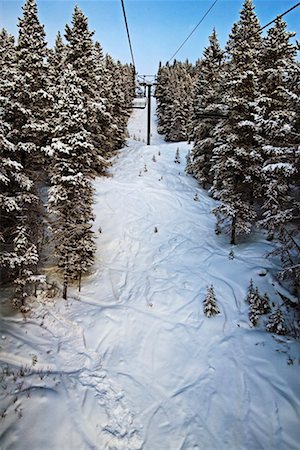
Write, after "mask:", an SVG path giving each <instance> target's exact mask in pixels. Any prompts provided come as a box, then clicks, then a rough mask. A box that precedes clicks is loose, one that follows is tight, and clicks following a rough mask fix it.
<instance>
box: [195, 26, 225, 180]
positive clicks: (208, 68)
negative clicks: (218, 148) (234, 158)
mask: <svg viewBox="0 0 300 450" xmlns="http://www.w3.org/2000/svg"><path fill="white" fill-rule="evenodd" d="M209 41H210V45H209V46H208V47H207V48H206V49H205V50H204V54H203V60H202V62H201V72H200V73H199V75H198V80H197V84H196V88H195V95H194V97H195V98H194V128H195V129H194V131H193V138H194V141H195V143H194V147H193V150H192V155H191V158H192V167H191V169H190V170H191V171H192V172H193V174H194V176H195V178H196V179H197V180H198V181H199V182H200V183H201V184H202V185H203V187H205V186H206V185H207V184H212V181H213V180H212V174H211V166H212V150H213V148H214V146H215V144H216V138H215V136H214V133H213V132H214V129H215V127H216V125H217V123H218V118H216V117H213V116H214V115H216V114H218V113H223V112H224V109H225V105H224V104H223V103H222V98H223V96H224V93H223V92H222V75H223V71H224V51H222V50H221V48H220V45H219V42H218V38H217V34H216V31H215V30H213V33H212V35H211V36H210V37H209ZM205 114H206V115H208V116H209V115H210V114H211V115H212V117H207V118H201V115H205Z"/></svg>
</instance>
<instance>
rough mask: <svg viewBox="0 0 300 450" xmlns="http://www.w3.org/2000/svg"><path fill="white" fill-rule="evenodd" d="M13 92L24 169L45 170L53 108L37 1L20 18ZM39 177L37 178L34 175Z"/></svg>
mask: <svg viewBox="0 0 300 450" xmlns="http://www.w3.org/2000/svg"><path fill="white" fill-rule="evenodd" d="M18 27H19V37H18V43H17V48H16V70H15V73H14V78H13V81H14V93H13V95H12V98H11V108H10V111H9V122H10V123H11V124H12V130H11V133H10V139H11V140H12V142H14V143H15V144H17V146H18V151H19V152H20V155H21V162H22V165H23V166H24V168H25V169H26V170H28V171H30V172H31V173H32V172H34V171H39V172H40V171H41V169H42V168H45V158H44V157H43V153H42V152H41V147H42V146H43V145H44V144H45V143H46V142H47V140H48V139H49V135H50V128H49V123H48V121H47V117H48V114H49V111H50V109H51V104H52V97H51V95H50V94H49V87H48V79H47V77H48V72H47V63H46V56H47V49H46V42H45V32H44V27H43V25H41V24H40V22H39V18H38V11H37V6H36V1H35V0H27V1H26V3H25V5H24V6H23V17H22V18H20V19H19V25H18ZM32 176H33V177H34V178H36V175H34V174H33V175H32Z"/></svg>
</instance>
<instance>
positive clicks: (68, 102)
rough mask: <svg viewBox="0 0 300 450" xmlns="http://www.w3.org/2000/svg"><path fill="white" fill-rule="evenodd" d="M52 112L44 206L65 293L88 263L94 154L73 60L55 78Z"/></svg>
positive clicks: (91, 246)
mask: <svg viewBox="0 0 300 450" xmlns="http://www.w3.org/2000/svg"><path fill="white" fill-rule="evenodd" d="M55 116H56V118H55V128H54V138H53V140H52V144H51V146H49V147H48V148H47V152H48V154H49V156H50V157H51V159H52V164H51V188H50V191H49V212H50V214H52V215H53V221H52V230H53V234H54V240H55V253H56V256H57V258H58V266H59V267H60V269H61V270H62V272H63V276H64V291H63V297H64V298H67V288H68V285H69V282H70V281H71V280H74V279H77V280H78V284H79V289H80V287H81V277H82V274H83V273H85V272H87V271H88V269H89V267H90V266H91V265H92V263H93V260H94V253H95V244H94V240H93V232H92V230H91V227H92V225H91V222H92V220H93V213H92V204H93V188H92V185H91V176H92V175H91V174H93V168H94V164H95V159H96V157H97V155H96V154H95V153H96V150H95V148H94V145H93V140H92V136H91V133H90V132H88V131H87V127H86V125H87V122H88V120H89V116H88V114H87V112H86V109H85V101H84V96H83V90H82V83H81V79H80V78H79V77H78V76H77V74H76V72H75V71H74V69H73V68H72V66H68V67H67V68H66V69H65V71H64V74H63V76H62V77H61V79H60V84H59V89H58V101H57V104H56V106H55Z"/></svg>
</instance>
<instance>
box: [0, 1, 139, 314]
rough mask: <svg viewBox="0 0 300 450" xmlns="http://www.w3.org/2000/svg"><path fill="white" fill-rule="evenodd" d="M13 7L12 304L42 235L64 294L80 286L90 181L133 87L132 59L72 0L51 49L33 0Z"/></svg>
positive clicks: (5, 260)
mask: <svg viewBox="0 0 300 450" xmlns="http://www.w3.org/2000/svg"><path fill="white" fill-rule="evenodd" d="M22 9H23V15H22V17H21V18H20V19H19V23H18V39H17V42H15V39H14V37H13V36H11V35H10V34H9V33H8V32H7V31H6V30H5V29H3V30H2V31H1V32H0V159H1V165H0V188H1V192H0V215H1V221H0V246H1V256H0V268H1V278H2V280H4V281H7V280H10V281H11V280H13V282H14V285H15V293H14V299H13V303H14V304H15V305H16V306H17V307H21V308H22V307H24V305H25V303H26V297H27V296H28V295H29V294H30V293H31V292H32V288H33V284H34V283H35V281H36V280H37V279H38V274H39V269H40V266H41V257H42V252H43V244H44V242H45V239H49V237H50V238H51V240H52V241H53V243H52V246H53V250H54V254H55V264H56V265H57V267H58V268H59V269H60V271H61V272H62V274H63V278H64V290H63V296H64V298H66V297H67V287H68V284H69V283H70V281H72V280H77V281H78V284H79V288H80V284H81V277H82V274H84V273H85V272H86V271H87V270H88V269H89V267H90V266H91V265H92V263H93V260H94V254H95V242H94V236H93V234H94V233H93V231H92V222H93V211H92V205H93V186H92V180H93V178H94V177H95V176H97V175H105V172H106V168H107V167H108V166H109V164H110V163H109V159H110V157H111V156H112V155H113V154H114V153H115V152H116V151H117V150H118V149H120V148H121V147H122V146H123V145H124V143H125V139H126V129H127V121H128V118H129V115H130V110H131V105H132V98H133V95H134V70H133V67H132V66H130V65H123V64H121V63H120V62H119V61H118V62H116V61H114V60H113V59H112V58H111V57H110V56H109V55H106V56H104V55H103V51H102V48H101V45H100V44H99V42H94V40H93V34H94V33H93V32H91V31H90V30H89V28H88V20H87V18H86V17H85V15H84V14H83V12H82V11H81V10H80V9H79V8H78V7H77V6H76V7H75V9H74V12H73V17H72V23H71V24H70V25H66V28H65V35H64V37H65V40H64V39H63V38H62V36H61V34H60V33H58V35H57V38H56V42H55V46H54V48H51V49H49V48H47V43H46V40H45V37H46V36H45V32H44V26H43V25H42V24H41V23H40V21H39V17H38V11H37V5H36V1H35V0H27V1H26V3H25V5H24V6H23V8H22ZM49 230H50V231H49Z"/></svg>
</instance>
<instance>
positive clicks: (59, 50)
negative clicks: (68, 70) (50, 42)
mask: <svg viewBox="0 0 300 450" xmlns="http://www.w3.org/2000/svg"><path fill="white" fill-rule="evenodd" d="M65 60H66V46H65V44H64V43H63V40H62V36H61V34H60V32H58V33H57V35H56V39H55V45H54V48H53V49H50V50H49V51H48V65H49V80H50V84H51V87H52V89H53V88H54V89H55V86H56V84H57V80H58V79H59V77H60V76H61V74H62V71H63V70H64V67H65Z"/></svg>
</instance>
